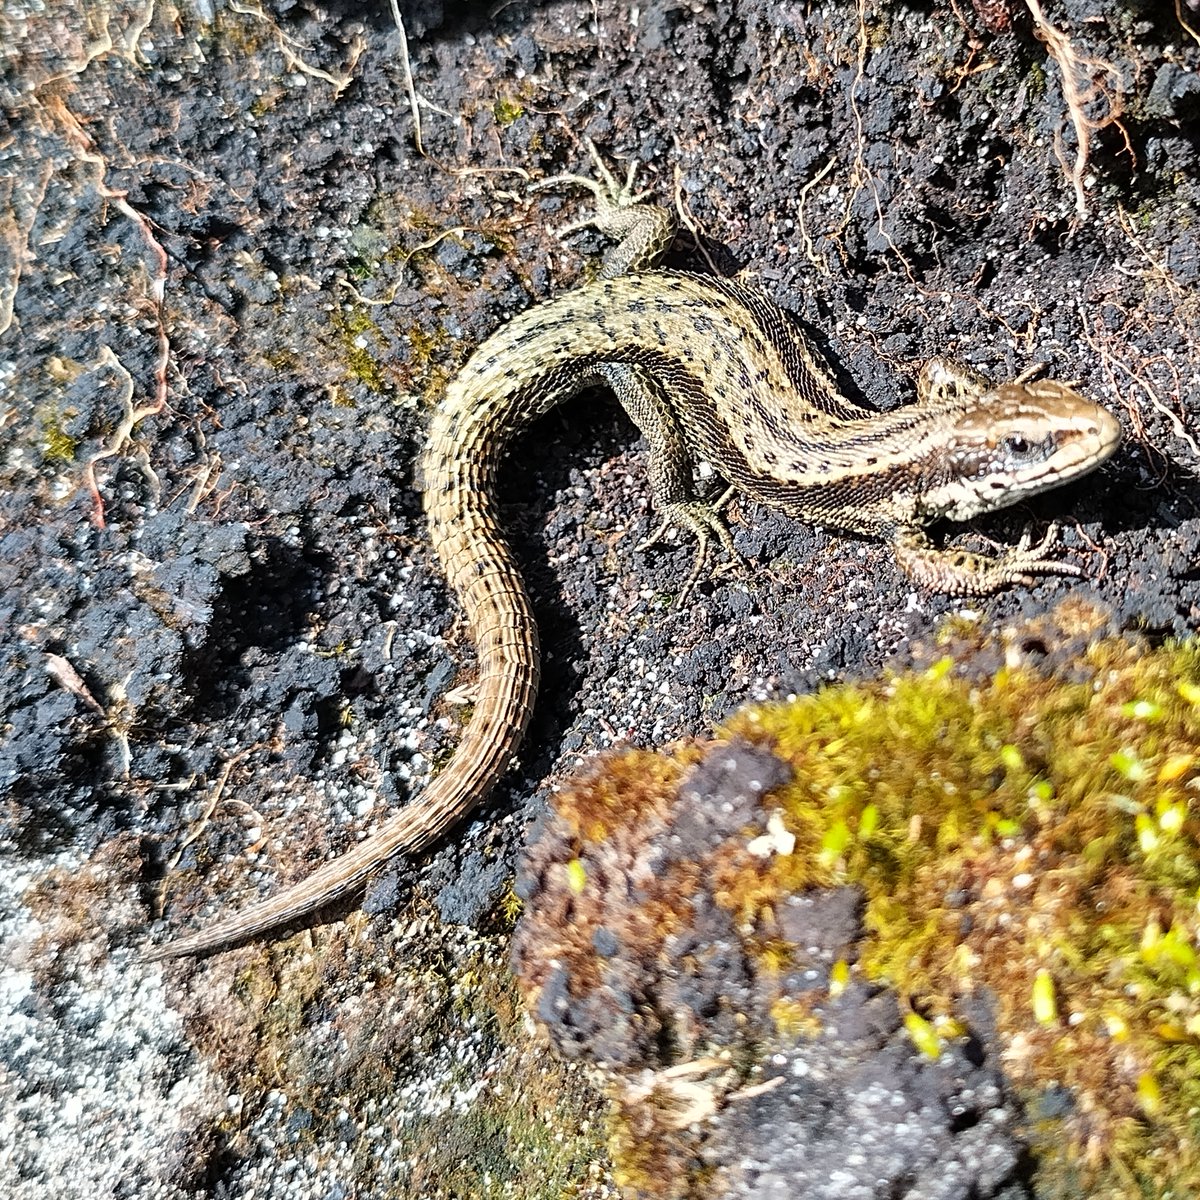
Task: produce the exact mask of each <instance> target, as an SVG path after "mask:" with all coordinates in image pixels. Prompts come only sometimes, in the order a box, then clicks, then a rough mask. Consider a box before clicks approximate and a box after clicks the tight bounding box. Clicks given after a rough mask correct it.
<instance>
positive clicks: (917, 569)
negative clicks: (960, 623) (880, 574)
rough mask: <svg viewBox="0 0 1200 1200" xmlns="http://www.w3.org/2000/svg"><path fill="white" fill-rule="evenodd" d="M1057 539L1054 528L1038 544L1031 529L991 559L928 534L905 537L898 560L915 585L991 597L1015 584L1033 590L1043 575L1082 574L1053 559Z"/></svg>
mask: <svg viewBox="0 0 1200 1200" xmlns="http://www.w3.org/2000/svg"><path fill="white" fill-rule="evenodd" d="M1057 539H1058V526H1057V525H1051V526H1050V528H1049V529H1047V530H1046V536H1045V537H1043V538H1042V540H1041V541H1040V542H1038V543H1037V545H1036V546H1035V545H1034V544H1033V537H1032V535H1031V534H1030V532H1029V531H1028V530H1026V532H1025V533H1024V534H1023V535H1022V537H1021V540H1020V541H1019V542H1018V543H1017V545H1016V546H1015V547H1014V548H1013V549H1012V550H1010V551H1008V552H1007V553H1006V554H1002V555H1000V556H999V557H995V558H993V557H991V556H989V555H986V554H974V553H972V552H970V551H968V550H954V549H950V550H939V549H938V548H937V547H936V546H934V545H933V544H932V543H931V542H930V541H929V539H928V538H927V537H926V536H925V534H924V533H922V532H920V531H919V530H912V531H909V532H907V533H903V534H901V535H900V537H899V538H897V540H896V543H895V552H896V561H897V562H898V563H899V564H900V566H901V568H902V569H903V570H904V573H905V574H906V575H907V576H908V577H909V578H910V579H912V580H913V581H914V582H915V583H918V584H920V585H921V586H922V587H926V588H930V589H931V590H935V591H939V592H945V593H947V594H948V595H951V596H986V595H988V594H989V593H991V592H998V591H1000V589H1001V588H1006V587H1010V586H1011V585H1013V584H1021V585H1023V586H1026V587H1028V586H1030V585H1032V584H1033V583H1035V582H1036V581H1037V577H1038V576H1039V575H1082V574H1083V569H1082V568H1081V567H1077V566H1076V565H1075V564H1074V563H1068V562H1063V561H1062V560H1061V559H1057V558H1052V557H1050V552H1051V551H1052V549H1053V548H1054V545H1055V542H1056V541H1057Z"/></svg>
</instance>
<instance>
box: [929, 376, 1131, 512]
mask: <svg viewBox="0 0 1200 1200" xmlns="http://www.w3.org/2000/svg"><path fill="white" fill-rule="evenodd" d="M961 405H962V407H961V408H960V410H959V413H958V416H957V417H956V418H955V420H954V423H953V425H952V426H951V428H950V430H949V436H948V437H947V439H946V441H945V442H944V443H943V446H942V448H941V458H942V472H943V477H942V481H941V482H940V483H939V484H938V485H937V486H936V487H934V488H932V489H930V490H929V491H928V492H927V493H926V495H925V497H924V501H925V504H924V507H926V508H927V511H928V515H929V516H931V517H933V516H939V517H949V518H950V519H951V520H953V521H965V520H968V519H970V518H971V517H975V516H978V515H979V514H980V513H986V512H993V511H994V510H995V509H998V508H1005V507H1007V506H1008V505H1010V504H1016V503H1017V502H1018V501H1020V500H1023V499H1025V498H1026V497H1027V496H1032V495H1035V494H1036V493H1038V492H1044V491H1047V490H1048V489H1049V488H1055V487H1059V486H1061V485H1062V484H1064V483H1067V482H1069V481H1070V480H1072V479H1075V478H1077V477H1078V476H1080V475H1085V474H1087V472H1088V471H1092V470H1095V468H1096V467H1098V466H1099V465H1100V464H1101V463H1102V462H1104V461H1105V460H1106V459H1107V458H1109V457H1110V456H1111V455H1112V454H1113V452H1114V451H1115V450H1116V448H1117V446H1118V445H1119V444H1120V441H1121V426H1120V424H1119V423H1118V422H1117V419H1116V418H1115V417H1114V416H1113V415H1112V414H1111V413H1110V412H1108V411H1107V410H1106V409H1103V408H1101V407H1100V406H1099V405H1098V404H1093V403H1092V402H1091V401H1090V400H1086V399H1084V397H1083V396H1081V395H1079V393H1078V392H1074V391H1072V390H1071V389H1070V388H1069V387H1066V386H1065V385H1064V384H1061V383H1056V382H1055V381H1054V380H1050V379H1047V380H1041V381H1039V382H1036V383H1006V384H1002V385H1000V386H999V387H994V388H990V389H988V390H986V391H984V392H982V393H981V394H979V395H976V396H970V395H968V396H964V397H963V398H962V400H961Z"/></svg>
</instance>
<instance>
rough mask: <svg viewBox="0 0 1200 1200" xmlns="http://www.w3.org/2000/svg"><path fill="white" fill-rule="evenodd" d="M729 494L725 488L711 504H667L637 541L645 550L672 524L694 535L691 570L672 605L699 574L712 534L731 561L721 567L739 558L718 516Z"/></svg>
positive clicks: (682, 597) (679, 602) (680, 603)
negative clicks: (650, 530) (647, 533)
mask: <svg viewBox="0 0 1200 1200" xmlns="http://www.w3.org/2000/svg"><path fill="white" fill-rule="evenodd" d="M733 493H734V489H733V488H732V487H729V488H726V489H725V491H724V492H722V493H721V495H720V496H719V497H717V499H716V500H715V501H712V502H711V503H710V502H708V501H703V500H691V501H682V502H680V503H678V504H670V505H668V506H667V507H666V511H665V514H664V516H663V519H662V521H661V522H660V523H659V525H658V527H657V528H656V529H655V530H654V532H653V533H652V534H651V535H650V536H649V537H648V538H646V539H645V540H644V541H642V542H639V543H638V545H637V547H636V549H638V550H647V549H649V548H650V547H651V546H653V545H655V544H657V543H658V542H659V541H661V540H662V536H663V534H664V533H666V531H667V530H668V529H669V528H670V527H671V526H672V525H674V526H676V527H678V528H680V529H686V530H688V531H689V532H691V533H692V534H694V535H695V537H696V558H695V561H694V562H693V564H692V569H691V572H690V573H689V574H688V577H687V579H686V580H685V581H684V584H683V588H682V589H681V590H680V593H679V598H678V600H677V601H676V607H679V608H682V607H683V604H684V601H686V599H687V597H688V595H689V594H690V593H691V590H692V588H693V587H694V586H695V584H696V581H697V580H698V579H699V578H700V574H701V572H702V571H703V570H704V565H705V563H706V562H707V561H708V548H709V545H710V541H711V538H712V537H714V536H715V537H716V539H717V541H719V542H720V543H721V547H722V549H723V550H724V551H725V553H726V554H727V555H728V556H729V558H730V560H731V562H730V563H729V564H726V565H725V567H723V568H721V569H728V567H729V566H730V565H734V564H737V563H740V562H741V561H742V556H741V555H740V554H739V553H738V551H737V547H736V546H735V545H734V544H733V535H732V534H731V533H730V532H729V527H728V525H726V524H725V522H724V521H723V520H722V519H721V515H720V513H721V509H722V508H724V506H725V505H726V504H727V503H728V502H729V498H730V497H731V496H732V495H733Z"/></svg>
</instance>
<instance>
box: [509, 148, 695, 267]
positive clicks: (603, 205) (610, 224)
mask: <svg viewBox="0 0 1200 1200" xmlns="http://www.w3.org/2000/svg"><path fill="white" fill-rule="evenodd" d="M584 145H586V147H587V150H588V153H589V154H590V155H591V158H592V161H593V162H594V163H595V166H596V174H597V175H598V176H599V178H595V179H593V178H590V177H588V176H587V175H572V174H563V175H551V176H548V177H547V178H546V179H541V180H538V182H536V183H534V184H533V185H532V186H531V188H530V190H531V191H541V190H543V189H546V188H553V187H558V186H560V185H561V184H564V183H565V184H570V185H572V186H574V187H582V188H586V189H587V190H588V191H590V192H591V193H592V195H593V196H594V197H595V210H594V211H593V212H592V213H591V214H590V215H589V216H586V217H583V218H581V219H580V220H578V221H572V222H571V223H570V224H569V225H564V226H563V227H562V228H560V229H559V230H558V234H559V236H566V235H567V234H571V233H576V232H578V231H579V230H581V229H598V230H599V231H600V232H601V233H603V234H605V235H606V236H607V237H611V238H613V239H614V240H616V241H617V242H618V243H619V244H618V245H617V246H615V247H614V248H613V249H612V250H610V251H609V252H608V254H607V255H605V258H604V266H603V268H602V269H601V272H600V276H601V278H602V279H614V278H616V277H617V276H618V275H625V274H627V273H628V272H630V271H643V270H646V269H647V268H648V267H652V266H654V264H655V263H656V262H657V261H658V260H659V258H661V257H662V255H663V253H664V252H665V251H666V249H667V247H668V246H670V244H671V241H672V240H673V238H674V237H675V229H676V220H675V216H674V214H673V213H671V212H670V211H669V210H668V209H665V208H663V207H661V206H660V205H657V204H644V203H642V202H643V201H644V200H645V199H646V197H647V196H649V195H650V192H648V191H645V192H635V191H634V190H633V182H634V178H635V176H636V175H637V167H638V164H637V162H636V161H633V162H630V164H629V170H628V171H627V173H626V176H625V182H624V183H622V182H621V181H620V180H619V179H618V178H617V177H616V176H615V175H614V174H613V173H612V171H611V170H609V168H608V166H607V164H606V163H605V162H604V160H603V159H602V158H601V157H600V152H599V151H598V150H597V149H596V147H595V146H594V145H593V144H592V141H591V139H590V138H584Z"/></svg>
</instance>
